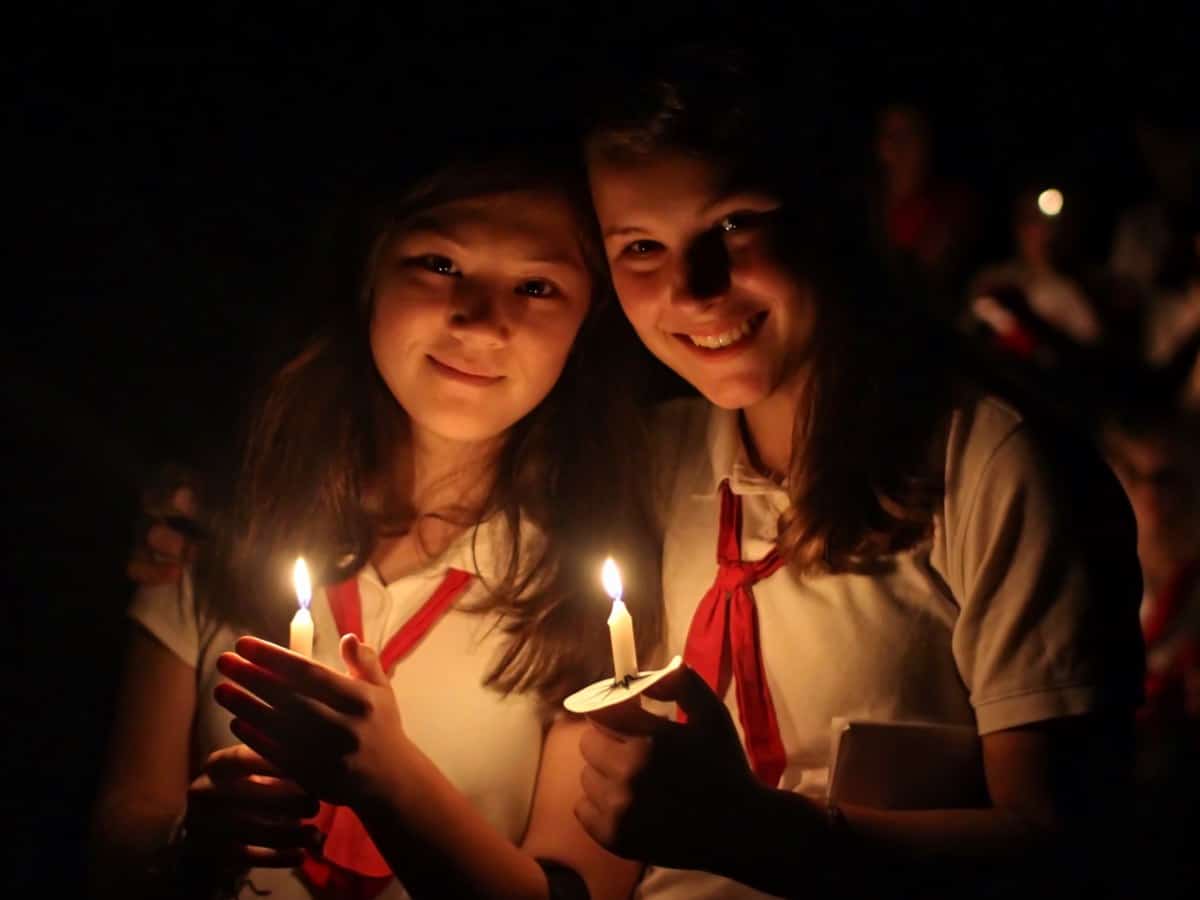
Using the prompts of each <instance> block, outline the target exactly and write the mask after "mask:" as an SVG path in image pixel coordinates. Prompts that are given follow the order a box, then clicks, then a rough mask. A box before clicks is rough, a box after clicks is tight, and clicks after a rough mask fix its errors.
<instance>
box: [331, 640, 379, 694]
mask: <svg viewBox="0 0 1200 900" xmlns="http://www.w3.org/2000/svg"><path fill="white" fill-rule="evenodd" d="M340 649H341V652H342V662H343V663H345V665H346V671H347V672H349V673H350V675H351V677H353V678H357V679H358V680H359V681H366V682H368V683H370V684H377V685H380V686H383V687H386V686H387V685H388V677H387V675H386V674H384V671H383V666H381V665H380V663H379V655H378V654H377V653H376V652H375V651H374V650H373V649H372V648H370V647H368V646H367V645H366V644H364V643H363V642H362V641H360V640H359V639H358V637H357V635H354V634H347V635H344V636H343V637H342V643H341V647H340Z"/></svg>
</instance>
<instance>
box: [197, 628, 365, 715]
mask: <svg viewBox="0 0 1200 900" xmlns="http://www.w3.org/2000/svg"><path fill="white" fill-rule="evenodd" d="M234 646H235V649H236V650H237V652H238V654H240V655H241V656H242V658H243V659H244V660H248V661H249V662H250V663H253V664H254V665H256V666H258V667H259V668H261V669H262V670H264V671H267V672H270V673H271V674H272V675H273V676H274V677H275V679H276V680H277V681H281V682H283V683H285V684H286V685H287V686H288V687H289V688H290V689H291V690H292V691H295V692H297V693H300V694H304V695H306V696H308V697H311V698H313V699H314V700H318V701H320V702H321V703H324V704H325V705H326V706H330V707H332V708H333V709H336V710H337V711H338V712H342V713H345V714H347V715H350V716H361V715H362V714H364V713H365V712H367V710H368V709H369V704H368V703H367V701H366V697H365V694H364V689H363V686H362V685H361V684H360V683H358V682H357V681H355V680H354V679H353V678H349V677H347V676H346V675H343V674H342V673H341V672H335V671H334V670H333V669H331V668H329V666H326V665H323V664H322V663H319V662H316V661H314V660H311V659H309V658H308V657H306V656H301V655H300V654H299V653H293V652H292V651H291V650H287V649H285V648H283V647H280V646H279V645H278V644H272V643H271V642H270V641H264V640H262V639H261V638H256V637H250V636H246V637H241V638H238V641H237V644H235V645H234ZM230 655H231V654H222V657H221V658H222V659H225V658H227V657H229V656H230ZM219 664H220V660H218V666H219ZM230 677H232V676H230ZM251 690H254V689H253V688H251ZM255 693H258V692H257V691H255ZM259 696H262V695H261V694H260V695H259ZM263 699H264V700H268V698H266V697H263Z"/></svg>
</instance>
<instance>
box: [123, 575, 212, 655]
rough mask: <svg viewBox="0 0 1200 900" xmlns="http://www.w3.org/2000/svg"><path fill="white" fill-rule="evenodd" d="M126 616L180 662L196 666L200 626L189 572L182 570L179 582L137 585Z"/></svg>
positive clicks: (198, 652) (198, 653)
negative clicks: (138, 586)
mask: <svg viewBox="0 0 1200 900" xmlns="http://www.w3.org/2000/svg"><path fill="white" fill-rule="evenodd" d="M129 617H130V618H131V619H133V620H134V621H135V622H137V623H138V624H139V625H141V626H142V627H143V628H145V629H146V630H147V631H148V632H150V634H151V635H153V636H154V637H155V638H156V639H157V640H158V641H159V643H161V644H162V645H163V646H164V647H166V648H167V649H168V650H170V651H171V652H172V653H174V654H175V655H176V656H178V657H179V658H180V659H181V660H183V662H185V663H187V664H188V665H189V666H192V667H193V668H195V667H196V666H197V663H198V661H199V659H200V627H199V620H198V618H197V616H196V604H195V600H194V594H193V591H192V582H191V574H190V573H188V572H185V574H184V576H183V580H182V581H180V583H179V584H156V585H149V586H144V587H141V588H139V589H138V591H137V593H135V594H134V596H133V601H132V602H131V603H130V605H129Z"/></svg>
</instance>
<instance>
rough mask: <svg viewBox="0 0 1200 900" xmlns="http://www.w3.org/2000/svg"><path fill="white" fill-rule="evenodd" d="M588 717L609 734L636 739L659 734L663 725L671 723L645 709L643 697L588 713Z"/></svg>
mask: <svg viewBox="0 0 1200 900" xmlns="http://www.w3.org/2000/svg"><path fill="white" fill-rule="evenodd" d="M587 717H588V719H589V720H590V721H591V722H592V723H593V724H595V725H598V726H599V727H601V728H604V729H605V730H607V731H609V732H612V733H615V734H617V735H628V736H634V737H636V736H643V735H654V734H658V733H659V731H660V730H661V729H662V725H663V723H664V722H667V721H669V720H667V719H664V718H663V717H662V716H656V715H654V713H652V712H649V711H648V710H647V709H646V708H645V707H643V706H642V698H641V697H633V698H631V699H629V700H626V701H625V702H624V703H618V704H617V705H616V706H609V707H606V708H604V709H598V710H594V711H593V712H590V713H588V714H587Z"/></svg>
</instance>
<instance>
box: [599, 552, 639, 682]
mask: <svg viewBox="0 0 1200 900" xmlns="http://www.w3.org/2000/svg"><path fill="white" fill-rule="evenodd" d="M600 579H601V581H603V583H604V590H605V592H606V593H607V594H608V596H610V597H612V602H613V605H612V612H611V613H610V614H609V616H608V636H609V639H610V640H611V641H612V655H613V680H614V681H624V680H625V679H626V678H628V677H629V676H630V675H636V674H637V673H638V662H637V645H636V644H635V643H634V641H633V617H632V616H630V615H629V610H628V609H626V608H625V604H624V603H623V602H622V601H621V573H620V572H619V571H618V570H617V564H616V563H615V562H613V561H612V557H609V558H608V559H606V560H605V561H604V566H603V567H602V568H601V570H600Z"/></svg>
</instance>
